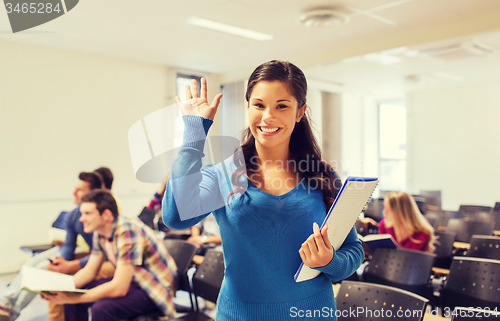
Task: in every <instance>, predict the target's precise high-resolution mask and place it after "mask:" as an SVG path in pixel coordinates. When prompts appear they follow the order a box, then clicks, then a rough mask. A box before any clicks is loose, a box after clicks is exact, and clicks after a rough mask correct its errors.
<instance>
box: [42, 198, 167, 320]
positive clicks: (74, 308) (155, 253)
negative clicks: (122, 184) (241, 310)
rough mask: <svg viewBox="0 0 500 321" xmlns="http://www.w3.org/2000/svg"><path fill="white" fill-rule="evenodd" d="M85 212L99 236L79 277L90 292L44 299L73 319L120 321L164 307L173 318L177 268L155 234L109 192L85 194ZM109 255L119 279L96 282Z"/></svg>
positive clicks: (87, 226) (88, 229) (80, 284)
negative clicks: (61, 306) (128, 215)
mask: <svg viewBox="0 0 500 321" xmlns="http://www.w3.org/2000/svg"><path fill="white" fill-rule="evenodd" d="M80 211H81V213H82V216H81V218H80V221H81V222H82V223H83V228H84V231H85V232H86V233H90V232H94V239H93V247H92V252H91V255H90V259H89V261H88V263H87V265H86V266H85V267H84V268H83V269H81V270H80V271H79V272H78V273H76V274H75V276H74V278H75V285H76V287H77V288H86V289H89V290H88V291H87V292H86V293H83V294H68V293H66V292H55V293H51V294H42V298H44V299H45V300H47V301H50V302H53V303H56V304H64V305H65V306H64V313H65V319H66V320H71V321H80V320H82V321H83V320H89V318H90V317H91V318H92V320H93V321H101V320H103V321H114V320H117V321H118V320H122V319H133V318H135V317H137V316H139V315H142V314H147V313H151V312H158V311H161V312H163V313H164V314H165V315H167V316H172V315H173V314H174V313H175V308H174V304H173V302H172V297H173V295H174V291H175V284H174V276H175V275H176V273H177V267H176V265H175V262H174V261H173V259H172V257H171V256H170V255H169V254H168V253H167V250H166V249H165V247H164V245H163V243H161V241H159V240H158V239H157V238H156V236H155V234H154V232H153V231H152V230H151V229H150V228H148V227H146V226H145V225H144V224H142V223H141V222H139V221H138V220H129V219H127V218H125V217H121V216H119V215H118V210H117V206H116V202H115V200H114V198H113V196H112V195H111V193H109V192H108V191H105V190H101V189H99V190H94V191H91V192H90V193H88V194H86V195H85V196H84V197H82V204H81V207H80ZM106 259H108V260H109V261H111V262H112V263H113V264H114V265H115V266H116V272H115V275H114V277H113V278H107V279H100V280H95V277H96V275H97V272H98V271H99V268H100V266H101V264H102V263H103V262H104V261H105V260H106ZM89 308H90V309H89ZM88 311H90V314H91V316H90V315H89V312H88Z"/></svg>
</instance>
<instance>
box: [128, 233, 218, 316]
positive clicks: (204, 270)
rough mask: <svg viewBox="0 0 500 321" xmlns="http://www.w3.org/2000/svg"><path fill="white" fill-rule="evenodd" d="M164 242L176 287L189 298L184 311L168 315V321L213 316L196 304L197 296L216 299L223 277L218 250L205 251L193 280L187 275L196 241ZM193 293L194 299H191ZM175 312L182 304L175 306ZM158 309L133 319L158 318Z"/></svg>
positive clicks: (181, 309)
mask: <svg viewBox="0 0 500 321" xmlns="http://www.w3.org/2000/svg"><path fill="white" fill-rule="evenodd" d="M164 244H165V246H166V248H167V250H168V252H169V253H170V255H171V256H172V258H173V259H174V260H175V263H176V264H177V280H178V290H183V291H187V292H188V293H189V298H190V301H191V307H190V308H189V309H188V310H189V311H185V312H187V313H186V314H184V315H182V316H180V317H178V318H175V319H169V320H171V321H208V320H213V319H211V318H210V317H209V316H208V315H206V314H205V313H203V311H202V310H201V309H200V305H199V304H198V297H201V298H203V299H206V300H208V301H211V302H216V301H217V297H218V295H219V290H220V287H221V284H222V279H223V278H224V259H223V255H222V252H221V251H217V250H213V249H210V250H208V251H207V252H206V253H205V257H204V259H203V262H202V263H201V264H200V265H199V266H197V267H196V272H195V273H194V275H193V277H192V280H190V279H189V277H188V270H189V269H190V268H191V267H192V260H193V257H194V255H195V253H196V251H197V250H198V245H195V244H193V243H189V242H187V241H184V240H169V239H167V240H165V241H164ZM190 281H191V282H190ZM193 296H194V300H193ZM176 308H177V310H178V312H181V311H183V310H185V309H184V307H178V306H176ZM161 317H162V315H161V314H159V313H154V314H149V315H143V316H140V317H137V318H135V319H134V320H133V321H154V320H159V318H161Z"/></svg>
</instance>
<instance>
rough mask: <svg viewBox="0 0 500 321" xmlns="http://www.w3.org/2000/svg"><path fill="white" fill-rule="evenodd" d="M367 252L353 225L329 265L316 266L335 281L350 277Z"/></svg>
mask: <svg viewBox="0 0 500 321" xmlns="http://www.w3.org/2000/svg"><path fill="white" fill-rule="evenodd" d="M364 258H365V252H364V251H363V247H362V246H361V241H360V240H359V239H358V234H357V233H356V229H355V228H354V227H353V228H352V230H351V232H349V234H348V235H347V237H346V239H345V240H344V243H343V244H342V246H341V247H340V249H338V251H335V254H334V256H333V259H332V260H331V261H330V263H328V264H327V265H325V266H323V267H320V268H316V270H318V271H321V272H323V273H325V275H326V276H328V278H330V279H331V280H332V281H333V282H335V281H339V280H343V279H346V278H348V277H349V276H350V275H351V274H353V273H354V272H355V271H356V270H357V269H358V268H359V266H360V265H361V263H363V260H364Z"/></svg>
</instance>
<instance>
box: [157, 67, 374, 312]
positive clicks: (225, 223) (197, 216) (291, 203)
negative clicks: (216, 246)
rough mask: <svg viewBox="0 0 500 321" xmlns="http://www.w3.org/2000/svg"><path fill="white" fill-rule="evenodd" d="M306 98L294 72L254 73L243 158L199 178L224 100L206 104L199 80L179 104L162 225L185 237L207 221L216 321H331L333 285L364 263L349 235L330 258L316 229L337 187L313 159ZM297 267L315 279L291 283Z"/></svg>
mask: <svg viewBox="0 0 500 321" xmlns="http://www.w3.org/2000/svg"><path fill="white" fill-rule="evenodd" d="M306 94H307V81H306V78H305V76H304V74H303V72H302V71H301V70H300V69H299V68H298V67H296V66H295V65H293V64H292V63H289V62H285V61H276V60H273V61H269V62H266V63H263V64H262V65H260V66H258V67H257V68H256V69H255V70H254V72H253V73H252V74H251V76H250V78H249V81H248V86H247V91H246V96H245V98H246V100H247V102H248V106H247V112H248V120H249V126H248V128H247V129H246V131H245V132H244V136H243V140H242V145H241V149H239V150H238V151H237V152H235V154H234V155H233V157H232V158H230V159H227V160H226V161H224V162H223V163H219V164H216V165H214V166H211V167H207V168H204V169H202V157H203V156H204V153H203V149H204V144H205V137H206V135H207V133H208V130H209V129H210V126H211V125H212V123H213V119H214V117H215V114H216V112H217V108H218V105H219V102H220V100H221V98H222V95H221V94H218V95H216V96H215V98H214V99H213V101H212V103H211V104H209V102H208V100H207V82H206V80H205V79H202V80H201V93H200V94H199V93H198V87H197V83H196V81H193V84H192V86H187V89H186V99H187V102H181V101H180V99H179V98H177V101H178V104H179V105H180V106H181V107H182V109H183V113H184V114H185V115H184V116H183V120H184V124H185V127H184V128H185V129H184V141H183V145H182V148H181V149H180V151H179V155H178V157H177V159H176V160H175V162H174V164H173V166H172V172H171V176H170V178H169V181H168V184H167V189H166V192H165V197H164V198H163V207H162V210H163V220H164V222H165V224H166V225H167V226H169V227H171V228H176V229H185V228H188V227H190V226H193V225H195V224H196V223H198V222H199V221H201V220H202V219H203V218H205V217H206V216H207V215H208V214H209V213H210V212H213V215H214V217H215V218H216V220H217V223H218V224H219V228H220V234H221V238H222V247H223V252H224V263H225V276H224V281H223V283H222V288H221V291H220V293H219V298H218V300H217V320H219V321H226V320H238V321H241V320H252V321H253V320H273V321H280V320H295V319H297V317H300V316H308V317H309V318H307V320H315V319H318V320H325V317H326V318H327V319H329V320H335V319H336V318H335V311H336V303H335V299H334V295H333V290H332V281H337V280H341V279H344V278H347V277H349V276H350V275H351V274H352V273H354V271H355V270H356V269H357V268H358V267H359V266H360V264H361V262H362V261H363V258H364V253H363V250H362V247H361V242H360V241H359V240H358V237H357V234H356V232H355V230H354V229H353V230H352V231H351V232H350V233H349V235H348V236H347V238H346V240H345V242H344V244H343V246H342V247H341V248H340V249H339V250H338V251H334V249H333V247H332V246H331V244H330V242H329V240H328V238H327V237H326V231H327V230H328V227H325V229H324V230H323V231H322V232H320V230H319V228H318V223H321V222H322V221H323V220H324V218H325V216H326V213H327V210H328V209H329V207H330V205H331V204H332V202H333V199H334V197H335V196H336V194H337V193H338V191H339V189H340V187H341V182H340V179H339V177H338V176H337V174H336V173H335V171H334V170H333V168H332V167H331V166H330V165H329V164H328V163H327V162H325V161H323V160H322V158H321V151H320V148H319V146H318V143H317V142H316V140H315V138H314V136H313V134H312V131H311V126H310V122H309V118H308V115H307V113H306V109H307V104H306ZM228 108H231V106H228ZM301 262H304V263H305V264H306V265H307V266H309V267H311V268H314V269H317V270H318V271H320V272H322V273H321V274H320V275H319V276H318V277H316V278H314V279H311V280H308V281H304V282H299V283H296V282H295V281H294V274H295V272H296V271H297V268H298V266H299V265H300V263H301ZM325 314H326V315H325Z"/></svg>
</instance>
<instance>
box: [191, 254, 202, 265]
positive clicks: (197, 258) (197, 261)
mask: <svg viewBox="0 0 500 321" xmlns="http://www.w3.org/2000/svg"><path fill="white" fill-rule="evenodd" d="M204 259H205V257H204V256H201V255H195V256H194V257H193V262H194V264H197V265H200V264H201V263H202V262H203V260H204Z"/></svg>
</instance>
